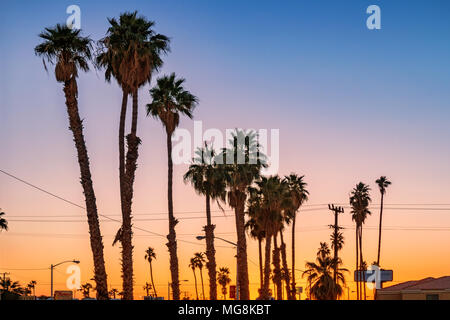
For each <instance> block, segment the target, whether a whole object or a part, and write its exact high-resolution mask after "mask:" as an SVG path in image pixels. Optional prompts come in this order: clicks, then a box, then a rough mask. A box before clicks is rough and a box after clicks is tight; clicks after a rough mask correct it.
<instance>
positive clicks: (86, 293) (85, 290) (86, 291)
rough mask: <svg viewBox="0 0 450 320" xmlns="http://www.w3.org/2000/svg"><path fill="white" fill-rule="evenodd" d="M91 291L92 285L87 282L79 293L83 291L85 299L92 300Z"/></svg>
mask: <svg viewBox="0 0 450 320" xmlns="http://www.w3.org/2000/svg"><path fill="white" fill-rule="evenodd" d="M91 289H92V284H90V283H89V282H86V283H84V284H82V285H81V288H80V289H78V291H81V293H82V294H83V297H84V298H90V293H91Z"/></svg>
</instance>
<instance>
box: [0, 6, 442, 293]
mask: <svg viewBox="0 0 450 320" xmlns="http://www.w3.org/2000/svg"><path fill="white" fill-rule="evenodd" d="M71 4H77V5H79V6H80V8H81V13H82V21H81V26H82V29H83V32H84V34H85V35H89V36H90V37H91V38H92V39H94V40H98V39H100V38H102V37H103V36H104V35H105V33H106V30H107V28H108V22H107V20H106V18H107V17H117V16H118V15H119V14H120V13H121V12H124V11H127V10H128V11H132V10H138V11H139V13H141V14H143V15H145V16H146V17H147V18H149V19H151V20H154V21H155V22H156V26H155V30H156V31H157V32H158V33H162V34H165V35H167V36H169V37H170V38H171V49H172V52H171V53H169V54H168V55H167V57H165V58H164V61H165V64H164V67H163V69H162V71H161V72H160V74H164V73H170V72H176V73H177V75H180V76H182V77H185V78H186V87H187V89H189V90H190V91H191V92H192V93H194V94H195V95H197V96H198V97H199V99H200V104H199V106H198V108H197V109H196V110H195V113H194V118H195V120H199V121H202V122H203V128H204V130H205V129H207V128H218V129H220V130H223V131H224V130H225V129H227V128H235V127H241V128H257V129H259V128H261V129H269V130H270V129H279V130H280V170H279V174H280V175H286V174H289V173H291V172H296V173H298V174H301V175H303V174H304V175H305V176H306V177H305V180H306V182H307V183H308V189H309V191H310V194H311V196H310V200H309V202H308V203H307V205H306V206H305V207H304V209H305V211H304V212H302V211H301V212H300V213H299V219H298V222H297V226H298V227H297V228H298V229H297V232H298V233H297V244H296V248H297V252H296V255H297V259H296V261H297V266H298V268H299V269H303V268H304V263H305V261H312V260H313V259H314V258H315V254H316V251H317V248H318V247H319V243H320V242H321V241H328V242H329V235H330V233H331V231H330V230H329V229H328V224H330V223H332V222H333V218H332V215H331V213H330V212H329V211H328V209H326V206H325V204H327V203H337V204H342V205H346V204H347V203H348V196H349V192H350V190H351V189H352V188H353V187H354V186H355V185H356V184H357V183H358V182H359V181H362V182H365V183H368V184H370V186H371V187H372V199H373V206H372V208H371V209H372V215H371V216H370V217H369V218H368V220H367V222H366V225H365V226H364V240H363V241H364V242H363V244H364V254H365V259H366V260H367V261H368V262H369V263H370V262H372V261H374V260H375V259H376V249H377V241H378V238H377V229H376V228H377V226H378V219H379V212H378V210H379V209H378V204H379V198H380V197H379V192H378V189H377V187H376V185H375V180H376V179H377V178H378V177H379V176H380V175H386V176H388V177H389V179H390V180H391V181H392V182H393V184H392V186H391V187H390V188H389V189H388V191H387V196H386V207H387V208H386V210H385V215H384V218H383V224H384V226H385V230H384V232H383V242H382V257H381V262H382V266H383V267H384V268H387V269H393V270H394V281H406V280H413V279H420V278H425V277H428V276H434V277H438V276H444V275H450V246H449V241H450V216H449V212H450V196H449V195H450V165H449V164H450V148H449V141H450V128H449V119H450V108H449V107H450V106H449V101H450V90H449V89H450V72H449V71H450V41H449V39H450V19H449V16H450V2H448V1H445V0H433V1H406V0H404V1H400V0H399V1H377V0H371V1H366V0H355V1H282V2H277V1H254V0H248V1H237V0H235V1H206V0H189V1H155V0H152V1H95V2H93V1H76V2H75V1H39V2H38V1H14V2H13V1H11V2H9V3H5V2H3V3H2V4H1V6H2V9H1V13H0V36H1V38H2V41H1V42H0V52H1V59H0V70H1V73H0V88H1V89H0V90H1V91H0V137H1V139H0V150H1V157H0V169H1V170H4V171H7V172H10V173H12V174H14V175H16V176H18V177H20V178H22V179H24V180H27V181H29V182H31V183H34V184H36V185H38V186H39V187H41V188H44V189H46V190H48V191H51V192H53V193H55V194H57V195H59V196H61V197H64V198H66V199H68V200H70V201H73V202H74V203H77V204H80V205H83V204H84V198H83V194H82V189H81V185H80V183H79V176H80V173H79V168H78V163H77V160H76V153H75V148H74V145H73V141H72V135H71V132H70V131H69V130H68V120H67V114H66V108H65V104H64V95H63V91H62V85H61V84H60V83H57V82H56V81H55V78H54V75H53V70H49V72H48V73H46V72H45V70H44V68H43V65H42V61H41V59H39V58H37V57H36V56H35V55H34V52H33V49H34V47H35V46H36V45H37V44H38V43H39V39H38V34H39V32H40V31H42V30H43V29H44V27H49V26H53V25H55V24H56V23H58V22H60V23H64V22H65V20H66V18H67V16H68V15H67V14H66V8H67V6H69V5H71ZM371 4H377V5H379V6H380V8H381V17H382V29H381V30H376V31H371V30H368V29H367V28H366V18H367V16H368V15H367V14H366V13H365V11H366V8H367V7H368V6H369V5H371ZM78 86H79V107H80V114H81V117H82V118H83V119H84V125H85V137H86V142H87V146H88V152H89V156H90V160H91V169H92V173H93V181H94V188H95V192H96V196H97V205H98V207H99V213H100V214H103V215H107V216H110V217H111V218H114V219H119V220H120V199H119V186H118V181H119V180H118V137H117V135H118V120H119V108H120V103H121V90H120V89H119V87H118V86H117V84H116V83H114V82H112V83H111V84H108V83H106V82H105V81H104V76H103V73H102V72H101V71H96V70H94V69H92V70H91V71H90V72H89V73H88V74H81V75H80V77H79V80H78ZM148 90H149V86H146V87H144V88H142V89H141V90H140V92H139V94H140V96H139V103H140V105H139V106H140V110H139V111H140V119H139V127H138V135H139V136H140V137H141V139H142V146H141V149H140V157H139V160H138V169H137V175H136V182H135V196H134V201H133V213H134V225H135V226H137V227H140V228H144V229H146V230H149V231H152V232H156V233H158V234H160V235H166V234H167V232H168V223H167V214H166V211H167V200H166V199H167V196H166V193H167V187H166V186H167V156H166V147H165V132H164V130H163V129H162V126H161V124H160V123H158V122H156V121H155V120H153V119H150V118H146V117H145V113H144V105H145V104H146V103H148V102H149V100H150V97H149V93H148ZM180 127H182V128H186V129H188V130H190V131H192V129H193V122H192V121H191V120H187V119H183V120H182V122H181V125H180ZM186 169H187V166H186V165H179V166H176V167H175V168H174V210H175V215H176V217H178V218H179V219H180V223H179V225H178V226H177V233H178V234H177V237H178V239H179V242H178V248H179V249H178V252H179V260H180V273H181V275H180V278H181V279H187V280H189V281H188V282H186V283H182V284H181V291H182V293H183V291H188V292H189V293H190V294H191V297H193V296H194V295H193V293H194V291H193V283H194V281H193V275H192V271H191V270H190V269H189V268H188V264H189V258H190V257H191V256H192V255H193V253H194V252H197V251H205V250H206V249H205V246H204V243H202V242H200V241H198V240H196V239H195V236H196V235H198V234H201V233H202V226H203V225H204V224H205V223H206V219H205V218H203V217H204V215H205V214H204V209H205V205H204V198H202V197H200V196H198V195H196V194H195V192H194V190H193V188H192V187H191V186H189V185H185V184H184V183H183V181H182V175H183V174H184V172H185V171H186ZM319 204H323V205H321V206H315V205H319ZM437 204H440V205H437ZM411 205H414V208H416V209H414V210H404V209H393V208H410V207H411ZM0 208H2V211H5V212H6V218H7V219H8V220H9V231H8V232H1V233H0V272H4V271H6V272H10V273H11V275H10V277H11V278H13V279H14V280H19V281H20V282H21V283H22V284H26V283H28V282H29V281H30V280H36V281H37V282H38V285H37V294H49V291H50V271H49V270H34V271H33V270H17V269H41V268H47V267H49V266H50V264H51V263H58V262H60V261H63V260H67V259H73V258H76V259H79V260H81V264H80V266H81V269H82V281H83V282H85V281H89V279H90V278H92V276H93V273H92V271H93V267H92V256H91V251H90V246H89V238H88V227H87V222H86V214H85V212H84V211H83V210H81V209H79V208H76V207H74V206H71V205H69V204H67V203H65V202H63V201H60V200H57V199H55V198H52V197H50V196H49V195H46V194H44V193H42V192H39V191H37V190H35V189H33V188H30V187H29V186H27V185H25V184H23V183H20V182H18V181H15V180H13V179H11V178H10V177H8V176H6V175H4V174H2V173H0ZM417 208H420V210H417ZM430 208H447V209H448V210H429V209H430ZM225 209H226V211H225V213H222V212H220V211H219V210H218V207H217V206H214V215H213V216H214V218H213V222H214V223H215V224H216V225H217V228H216V232H217V235H218V236H220V237H223V238H226V239H229V240H231V241H235V240H236V239H235V238H236V237H235V224H234V217H233V215H232V212H231V211H230V208H229V207H227V206H225ZM311 209H317V210H311ZM349 212H350V210H348V209H347V210H346V212H345V213H344V214H343V215H341V216H340V218H339V219H340V223H341V224H342V225H343V226H344V227H346V229H345V230H344V236H345V246H344V249H343V251H342V253H341V256H342V258H343V261H344V266H345V267H346V268H348V269H350V270H353V269H354V263H355V261H354V260H355V257H354V251H355V242H354V229H353V223H352V221H351V217H350V213H349ZM43 216H46V217H43ZM198 217H200V218H198ZM149 219H151V220H149ZM19 220H33V221H28V222H25V221H19ZM42 220H51V222H42ZM55 220H65V221H66V222H55ZM67 220H69V221H72V222H67ZM118 227H119V224H118V223H115V222H111V221H107V220H106V219H105V218H101V229H102V233H103V235H104V245H105V257H106V267H107V272H108V280H109V285H110V287H114V288H117V289H121V277H120V248H119V247H117V246H116V247H112V246H111V243H112V240H113V237H114V235H115V233H116V231H117V229H118ZM418 229H422V230H418ZM432 229H433V230H432ZM286 238H287V242H288V244H289V245H288V250H290V228H288V230H287V232H286ZM182 240H183V241H187V242H182ZM165 243H166V239H165V238H164V237H163V236H158V235H152V234H149V233H145V232H143V231H140V230H136V231H135V237H134V245H135V249H134V267H135V284H136V289H135V298H140V297H141V296H142V295H143V289H142V287H143V285H144V284H145V282H146V281H149V267H148V263H147V262H146V261H145V260H144V250H145V249H146V248H147V247H148V246H152V247H154V248H155V250H156V254H157V260H156V262H155V264H154V269H153V270H154V272H155V282H156V284H157V289H158V291H159V293H160V295H164V296H167V283H168V281H170V280H169V277H170V275H169V258H168V252H167V247H166V246H165ZM216 246H217V247H218V248H217V264H218V267H221V266H228V267H229V268H230V270H231V273H232V277H233V283H234V277H235V258H234V254H235V251H234V248H232V247H230V246H229V245H227V244H225V243H221V242H219V241H217V242H216ZM248 253H249V268H250V283H251V290H252V298H256V294H257V292H256V289H257V288H258V285H259V274H258V266H257V262H258V251H257V243H256V242H255V241H249V244H248ZM288 262H289V265H290V254H289V256H288ZM204 275H205V279H206V278H207V276H206V272H205V273H204ZM296 275H297V277H298V282H299V283H300V285H303V286H305V281H304V280H303V279H301V272H299V271H297V272H296ZM65 278H66V275H65V267H64V266H61V267H60V268H58V272H56V273H55V283H56V285H55V288H56V289H64V287H65ZM350 278H351V277H350V276H349V277H348V279H349V280H351V279H350ZM78 296H79V294H78ZM354 297H355V294H352V298H354ZM345 298H347V291H346V295H345Z"/></svg>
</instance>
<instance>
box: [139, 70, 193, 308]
mask: <svg viewBox="0 0 450 320" xmlns="http://www.w3.org/2000/svg"><path fill="white" fill-rule="evenodd" d="M184 81H185V80H184V79H182V78H178V79H176V78H175V73H172V74H171V75H170V76H163V77H161V78H159V79H158V80H157V84H156V87H154V88H152V89H151V90H150V95H151V97H152V102H151V103H149V104H147V116H152V117H154V118H156V119H159V120H160V121H161V122H162V124H163V126H164V128H165V129H166V134H167V159H168V183H167V200H168V207H169V234H168V236H167V239H168V240H169V241H168V243H167V247H168V248H169V254H170V272H171V275H172V291H173V299H174V300H180V282H179V274H178V256H177V241H176V232H175V226H176V225H177V223H178V220H177V219H175V217H174V215H173V199H172V178H173V163H172V135H173V132H174V131H175V129H176V127H178V125H179V123H180V115H185V116H187V117H189V118H192V111H193V109H194V107H195V106H196V104H197V102H198V99H197V97H195V96H194V95H193V94H191V93H190V92H189V91H187V90H185V89H184V88H183V83H184Z"/></svg>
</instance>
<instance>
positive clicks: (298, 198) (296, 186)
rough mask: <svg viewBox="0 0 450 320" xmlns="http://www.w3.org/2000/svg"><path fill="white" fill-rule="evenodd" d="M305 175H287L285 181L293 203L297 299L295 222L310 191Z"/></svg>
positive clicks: (293, 273) (293, 275) (292, 284)
mask: <svg viewBox="0 0 450 320" xmlns="http://www.w3.org/2000/svg"><path fill="white" fill-rule="evenodd" d="M304 177H305V176H298V175H296V174H294V173H292V174H290V175H289V176H285V178H284V181H285V182H286V183H287V185H288V188H289V191H290V194H291V200H292V205H293V212H292V283H291V292H292V293H293V294H292V298H293V299H295V298H296V295H295V292H296V291H297V289H296V284H295V222H296V218H297V212H298V210H299V209H300V207H301V205H302V204H303V203H305V202H306V201H308V196H309V192H308V190H306V187H307V183H306V182H304V181H303V179H304Z"/></svg>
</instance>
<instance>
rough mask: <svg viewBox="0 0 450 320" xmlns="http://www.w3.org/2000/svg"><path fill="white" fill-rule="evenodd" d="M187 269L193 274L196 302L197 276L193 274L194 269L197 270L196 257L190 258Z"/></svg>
mask: <svg viewBox="0 0 450 320" xmlns="http://www.w3.org/2000/svg"><path fill="white" fill-rule="evenodd" d="M189 268H191V269H192V272H193V273H194V284H195V294H196V296H197V300H198V288H197V275H196V274H195V269H197V259H196V257H192V258H191V262H190V263H189Z"/></svg>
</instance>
